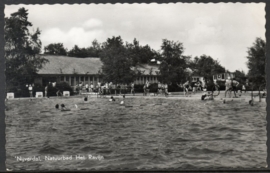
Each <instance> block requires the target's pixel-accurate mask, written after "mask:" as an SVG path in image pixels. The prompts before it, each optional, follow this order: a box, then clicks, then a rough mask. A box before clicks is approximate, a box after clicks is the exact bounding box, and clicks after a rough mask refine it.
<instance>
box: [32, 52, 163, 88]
mask: <svg viewBox="0 0 270 173" xmlns="http://www.w3.org/2000/svg"><path fill="white" fill-rule="evenodd" d="M41 56H43V57H44V58H46V59H48V60H49V62H48V63H46V64H45V65H44V66H43V68H42V69H40V70H39V71H38V76H39V77H37V78H36V79H35V83H39V84H42V85H45V84H47V83H48V82H67V83H68V84H69V85H70V86H75V85H77V84H79V83H80V82H83V83H84V84H86V83H88V84H90V82H93V84H94V85H96V84H97V82H102V75H101V72H102V62H101V60H100V58H76V57H67V56H55V55H41ZM132 70H136V71H137V72H140V73H141V75H138V77H137V79H136V80H135V81H134V83H135V84H144V83H145V81H146V80H148V81H149V82H151V83H157V82H158V77H159V70H158V66H157V65H148V64H141V65H139V66H137V67H133V68H132Z"/></svg>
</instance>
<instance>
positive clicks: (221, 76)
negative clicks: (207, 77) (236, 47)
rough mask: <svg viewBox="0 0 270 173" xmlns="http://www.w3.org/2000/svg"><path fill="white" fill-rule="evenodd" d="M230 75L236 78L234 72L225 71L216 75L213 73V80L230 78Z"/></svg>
mask: <svg viewBox="0 0 270 173" xmlns="http://www.w3.org/2000/svg"><path fill="white" fill-rule="evenodd" d="M228 77H230V78H231V79H232V78H235V73H232V72H229V71H227V72H225V73H219V74H216V75H213V80H217V81H225V80H226V79H228Z"/></svg>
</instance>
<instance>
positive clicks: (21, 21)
mask: <svg viewBox="0 0 270 173" xmlns="http://www.w3.org/2000/svg"><path fill="white" fill-rule="evenodd" d="M27 11H28V10H26V9H25V8H20V9H19V10H18V11H17V12H15V13H12V14H11V16H10V17H6V18H5V26H4V34H5V35H4V37H5V48H4V49H5V58H6V86H7V89H8V90H9V89H10V88H12V87H21V86H24V85H25V84H27V83H30V82H31V83H32V82H33V81H34V78H35V76H36V75H37V72H38V70H39V69H41V68H42V66H43V65H44V64H45V63H46V62H48V60H46V59H45V58H42V57H41V56H39V53H40V51H41V41H40V39H39V36H40V33H41V32H40V30H39V29H38V28H37V29H36V31H35V32H34V33H30V32H29V30H28V28H30V27H31V26H32V23H30V22H29V21H28V12H27Z"/></svg>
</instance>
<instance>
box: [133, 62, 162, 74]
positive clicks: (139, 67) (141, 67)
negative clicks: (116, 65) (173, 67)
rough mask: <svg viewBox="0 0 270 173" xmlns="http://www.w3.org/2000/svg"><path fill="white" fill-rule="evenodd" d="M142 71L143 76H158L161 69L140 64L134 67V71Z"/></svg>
mask: <svg viewBox="0 0 270 173" xmlns="http://www.w3.org/2000/svg"><path fill="white" fill-rule="evenodd" d="M134 69H135V70H137V71H140V72H141V74H142V75H158V74H159V69H158V66H157V65H149V64H140V65H137V66H136V67H133V68H132V70H134Z"/></svg>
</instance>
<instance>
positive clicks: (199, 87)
mask: <svg viewBox="0 0 270 173" xmlns="http://www.w3.org/2000/svg"><path fill="white" fill-rule="evenodd" d="M177 85H178V86H179V87H181V88H183V91H184V95H185V96H190V92H189V91H190V90H191V91H192V93H195V92H197V91H203V89H206V84H205V82H204V85H203V83H202V82H201V81H200V80H199V79H197V81H196V82H191V80H187V81H186V82H185V83H184V84H177Z"/></svg>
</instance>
